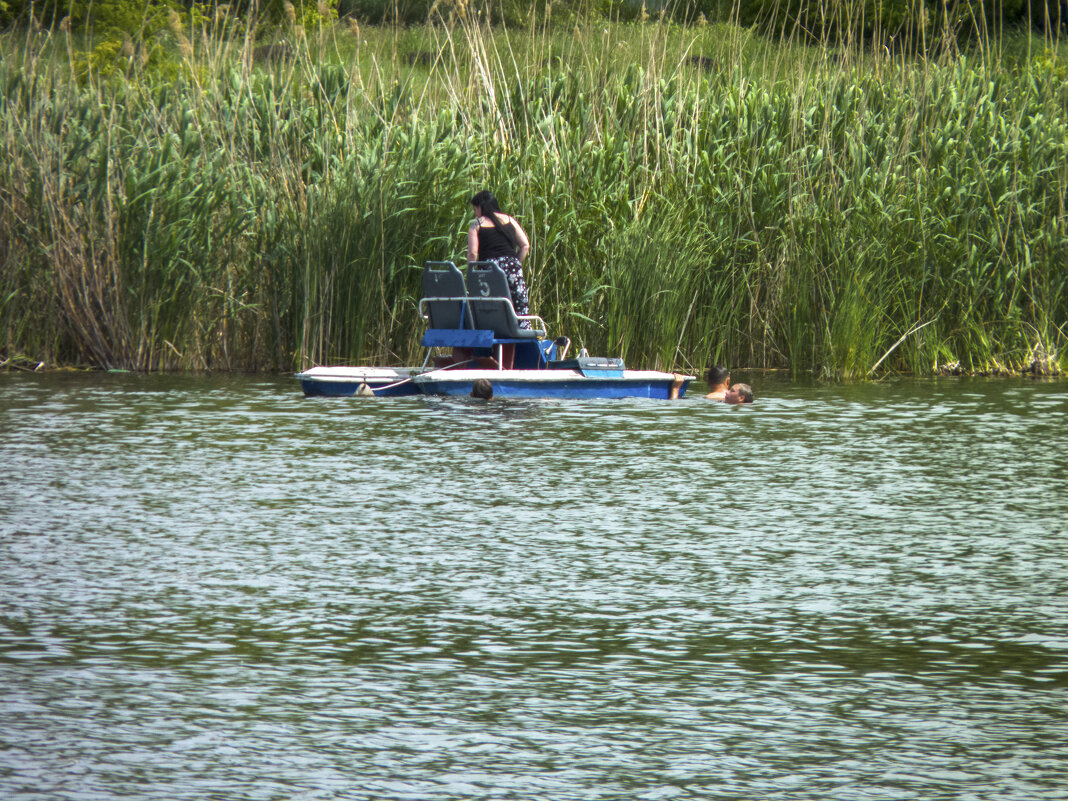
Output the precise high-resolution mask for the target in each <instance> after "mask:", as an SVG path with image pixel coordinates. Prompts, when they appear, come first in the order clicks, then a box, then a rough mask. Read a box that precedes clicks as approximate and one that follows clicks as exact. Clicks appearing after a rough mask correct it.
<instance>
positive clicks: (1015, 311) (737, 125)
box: [0, 9, 1068, 377]
mask: <svg viewBox="0 0 1068 801" xmlns="http://www.w3.org/2000/svg"><path fill="white" fill-rule="evenodd" d="M461 10H462V9H461ZM453 11H454V13H453V15H452V16H451V17H450V18H449V19H447V20H439V21H438V22H437V23H435V24H428V25H427V26H425V27H423V28H415V29H390V28H375V29H364V30H361V29H359V28H358V26H356V25H354V24H349V25H336V26H335V25H325V26H322V27H320V28H319V29H317V30H307V31H305V30H303V29H300V28H294V29H292V30H291V31H290V34H289V36H288V37H287V41H286V42H285V43H284V47H283V46H278V47H276V48H274V50H273V51H270V52H269V53H268V55H269V56H271V58H272V60H270V61H264V60H259V59H258V56H262V55H263V53H264V51H263V50H259V51H257V45H256V44H255V42H254V41H253V40H252V37H251V31H250V30H249V29H248V27H247V26H246V27H242V26H240V25H237V24H234V23H233V22H232V21H231V22H227V21H226V20H225V18H224V19H223V20H222V21H221V22H216V23H215V24H214V26H211V25H207V24H205V25H204V26H202V27H201V28H200V29H198V30H190V29H188V28H187V27H183V26H182V25H180V24H178V23H177V22H176V23H175V24H174V25H173V30H172V33H171V36H172V41H171V42H170V46H171V47H172V48H173V51H174V53H175V54H176V55H175V57H174V58H173V59H172V60H171V61H170V62H167V63H166V64H165V65H164V67H163V68H160V67H158V66H156V67H153V68H148V67H145V66H142V65H141V64H139V63H138V62H137V59H135V58H132V57H131V58H130V59H129V61H128V62H127V63H123V64H120V65H119V67H118V68H113V69H112V70H111V71H110V72H108V71H101V70H99V69H95V68H93V67H92V65H89V67H88V68H87V67H86V65H85V64H84V63H82V62H81V61H79V58H78V55H77V51H76V48H74V46H73V45H72V44H71V42H69V41H68V39H67V38H66V36H65V34H64V33H62V32H59V33H55V34H50V33H48V32H41V31H37V32H32V31H31V32H30V33H26V34H22V35H21V36H20V38H15V37H8V38H7V39H6V40H4V41H3V43H2V45H0V50H2V53H3V61H2V63H0V81H2V84H3V89H4V91H3V95H2V98H0V165H2V166H0V257H2V260H3V263H4V264H5V268H4V271H3V275H2V276H0V327H2V329H0V330H2V334H0V336H2V340H0V349H2V352H3V353H4V354H6V356H7V358H12V357H15V356H28V357H32V358H34V359H40V360H44V361H46V362H48V363H89V364H93V365H98V366H103V367H110V368H126V369H136V370H171V369H265V370H292V369H295V368H300V367H303V366H306V365H308V364H311V363H337V362H350V361H378V362H383V363H410V362H412V361H413V360H415V359H417V357H418V353H419V350H420V349H419V347H418V340H419V336H420V334H421V331H422V327H423V326H422V323H421V321H420V320H419V318H418V313H417V304H418V298H419V294H420V281H419V269H420V265H421V264H422V262H423V261H424V260H427V259H446V258H452V259H455V260H456V261H457V262H458V263H461V261H462V256H463V251H464V242H465V239H464V235H465V231H466V222H467V220H468V217H469V209H468V207H467V200H468V198H469V197H470V196H471V195H472V194H473V193H474V192H475V191H476V190H478V189H481V188H483V187H489V188H491V189H493V190H494V191H495V192H496V193H497V194H498V196H499V198H500V199H501V202H502V205H503V206H504V207H505V209H506V210H508V211H510V212H512V213H514V214H515V215H516V216H517V217H519V218H520V219H521V220H522V221H523V223H524V225H525V227H526V228H527V230H528V232H529V233H530V235H531V238H532V241H533V243H534V248H533V251H532V256H531V259H530V261H529V262H528V265H527V270H528V280H529V282H530V284H531V287H532V307H533V310H534V311H535V312H536V313H538V314H540V315H541V316H542V317H543V318H545V319H546V320H547V321H548V323H549V324H550V326H551V328H552V330H553V332H554V334H555V333H566V334H567V335H569V336H570V337H571V338H572V340H573V341H574V342H575V343H576V344H578V345H584V346H585V347H587V348H588V349H589V350H590V351H591V352H598V353H605V354H609V355H618V354H621V355H623V356H624V357H625V359H626V360H627V363H628V365H632V366H643V367H659V368H667V369H671V368H675V369H688V370H699V369H701V368H702V367H703V366H705V365H707V364H708V363H709V362H720V363H724V364H729V365H733V366H735V367H740V366H747V367H769V368H771V367H776V368H786V369H789V370H791V371H793V372H795V373H801V372H815V373H818V374H821V375H825V376H831V377H864V376H870V375H879V374H883V373H885V372H887V371H903V372H912V373H928V372H930V371H931V370H932V369H936V368H939V367H940V366H945V365H954V364H956V365H959V366H960V368H961V369H963V370H971V371H1007V370H1021V369H1026V368H1028V367H1032V366H1033V365H1035V364H1038V365H1039V366H1040V367H1041V368H1042V369H1043V370H1048V369H1052V368H1055V367H1057V366H1058V365H1059V366H1060V367H1061V368H1062V369H1063V368H1064V367H1068V363H1066V362H1065V361H1064V356H1063V355H1060V356H1058V354H1065V353H1066V352H1068V348H1066V342H1065V338H1066V335H1068V270H1066V269H1065V265H1066V264H1068V218H1066V209H1065V191H1066V187H1068V88H1066V87H1068V83H1066V81H1065V78H1066V68H1065V63H1064V62H1063V61H1062V50H1061V48H1060V47H1059V46H1058V44H1057V43H1055V42H1042V41H1039V42H1035V43H1031V48H1030V51H1029V52H1027V53H1025V55H1023V56H1022V57H1021V58H1020V59H1018V60H1017V61H1015V62H1013V63H1011V64H1010V65H1008V66H1006V64H1005V59H1003V58H1001V57H1000V55H1001V54H998V53H991V52H990V51H989V49H985V50H984V49H979V50H977V51H976V52H975V53H974V54H961V53H958V52H947V53H943V54H942V55H941V56H940V57H939V58H938V59H923V58H919V57H916V56H910V55H907V54H901V53H895V54H891V53H890V51H889V50H888V49H886V50H872V49H871V48H866V47H865V46H862V45H857V46H856V47H853V46H852V45H850V46H848V47H844V46H843V45H842V43H841V42H838V43H825V44H823V45H808V44H804V43H801V42H796V41H788V42H781V41H778V42H774V43H772V42H769V41H765V40H762V39H761V38H759V37H757V36H755V35H754V34H752V33H751V32H749V31H747V30H744V29H741V28H738V27H735V26H730V25H719V26H706V27H693V28H684V27H679V26H676V25H672V24H670V23H667V22H661V21H656V20H651V21H648V22H644V23H633V24H623V23H608V24H595V25H586V26H580V27H577V28H575V29H573V30H560V28H559V27H558V26H553V25H548V24H545V21H544V20H542V21H535V22H532V23H531V24H530V25H529V26H528V27H527V28H524V29H522V30H507V29H496V30H494V29H490V28H488V27H485V26H484V25H481V24H478V23H477V22H476V21H471V20H470V19H468V18H467V17H465V16H464V15H462V14H460V13H458V12H456V9H453ZM135 52H136V51H135Z"/></svg>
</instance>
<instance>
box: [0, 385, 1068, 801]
mask: <svg viewBox="0 0 1068 801" xmlns="http://www.w3.org/2000/svg"><path fill="white" fill-rule="evenodd" d="M747 377H748V378H749V380H750V382H751V383H752V384H753V385H754V388H755V390H756V393H757V403H756V404H754V405H753V406H751V407H728V406H726V405H723V404H719V403H713V402H709V401H705V400H703V399H702V398H700V397H697V396H691V397H688V398H686V399H684V400H682V401H678V402H665V401H648V400H644V401H601V402H580V401H553V402H521V401H491V402H490V403H489V404H474V403H471V402H467V401H465V400H464V401H462V400H434V399H423V398H399V399H392V400H388V399H378V398H375V399H304V398H303V397H301V395H300V390H299V385H298V384H297V383H296V382H295V381H293V380H292V379H289V378H284V377H282V378H276V377H267V378H264V377H160V376H148V377H146V376H135V375H101V374H92V375H86V374H48V375H24V374H4V375H0V797H2V798H4V799H5V800H6V801H13V800H15V799H19V800H20V801H22V800H28V799H84V800H86V801H98V800H99V801H104V800H105V799H115V798H143V799H160V800H161V801H162V800H163V799H167V801H178V800H184V799H188V800H189V801H194V800H195V801H204V799H219V800H220V801H222V800H223V799H225V800H226V801H237V800H239V799H347V800H351V799H355V800H358V801H359V800H363V799H367V800H368V801H370V800H371V799H375V800H376V801H377V800H378V799H404V800H405V801H410V800H412V799H415V800H421V799H426V800H427V801H431V800H432V801H451V800H453V799H550V800H552V801H555V800H557V799H559V800H561V801H566V800H568V799H676V798H678V799H688V798H707V799H723V800H724V801H728V800H729V801H762V800H764V799H767V800H769V801H770V800H772V799H773V800H774V801H785V800H787V799H789V800H791V801H794V800H796V801H817V800H818V801H825V800H826V799H841V800H842V801H862V800H865V799H886V800H887V801H891V800H892V801H898V800H900V799H910V800H911V799H954V800H955V801H956V800H961V799H963V800H965V801H969V800H975V799H983V800H986V799H999V800H1002V799H1020V801H1036V800H1038V799H1043V800H1044V799H1068V446H1066V443H1068V384H1065V383H1063V382H1061V383H1056V382H1053V383H1043V382H1036V381H1029V380H1024V379H1019V380H1015V379H1006V380H979V379H977V380H970V379H940V380H935V379H931V380H895V381H889V382H885V383H878V384H856V385H821V384H814V383H809V384H803V383H792V382H788V381H785V380H782V379H776V378H773V377H771V376H767V375H762V374H753V375H750V376H744V375H735V377H734V378H735V380H744V379H745V378H747ZM696 389H697V390H700V389H701V387H696Z"/></svg>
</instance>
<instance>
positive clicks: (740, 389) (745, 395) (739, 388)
mask: <svg viewBox="0 0 1068 801" xmlns="http://www.w3.org/2000/svg"><path fill="white" fill-rule="evenodd" d="M731 389H733V390H734V391H735V392H737V393H738V397H739V398H741V399H742V403H752V402H753V388H752V387H751V386H749V385H748V384H735V385H734V386H733V387H731Z"/></svg>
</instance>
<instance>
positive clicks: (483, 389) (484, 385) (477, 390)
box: [471, 378, 493, 400]
mask: <svg viewBox="0 0 1068 801" xmlns="http://www.w3.org/2000/svg"><path fill="white" fill-rule="evenodd" d="M471 397H472V398H481V399H482V400H490V399H491V398H492V397H493V384H491V383H490V381H489V379H488V378H476V379H475V383H474V384H473V385H472V387H471Z"/></svg>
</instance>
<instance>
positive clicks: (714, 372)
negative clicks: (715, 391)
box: [708, 364, 731, 387]
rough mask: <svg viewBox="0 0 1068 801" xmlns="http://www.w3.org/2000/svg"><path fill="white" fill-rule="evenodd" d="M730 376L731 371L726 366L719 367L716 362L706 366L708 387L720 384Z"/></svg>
mask: <svg viewBox="0 0 1068 801" xmlns="http://www.w3.org/2000/svg"><path fill="white" fill-rule="evenodd" d="M730 377H731V371H730V370H728V369H727V368H726V367H721V366H720V365H718V364H714V365H712V366H711V367H709V368H708V385H709V386H710V387H714V386H716V385H718V384H722V383H723V382H724V381H726V380H727V379H728V378H730Z"/></svg>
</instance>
